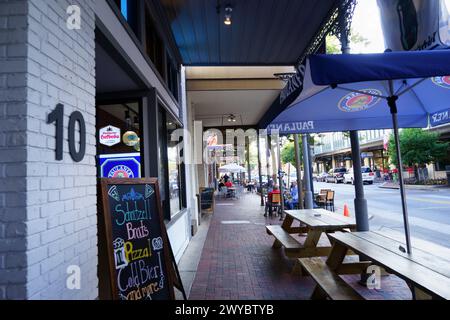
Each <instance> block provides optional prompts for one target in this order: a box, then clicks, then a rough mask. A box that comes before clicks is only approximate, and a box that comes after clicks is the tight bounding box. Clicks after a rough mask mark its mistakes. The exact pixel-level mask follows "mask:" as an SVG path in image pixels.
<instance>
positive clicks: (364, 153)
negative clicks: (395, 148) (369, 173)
mask: <svg viewBox="0 0 450 320" xmlns="http://www.w3.org/2000/svg"><path fill="white" fill-rule="evenodd" d="M361 158H373V152H363V153H361Z"/></svg>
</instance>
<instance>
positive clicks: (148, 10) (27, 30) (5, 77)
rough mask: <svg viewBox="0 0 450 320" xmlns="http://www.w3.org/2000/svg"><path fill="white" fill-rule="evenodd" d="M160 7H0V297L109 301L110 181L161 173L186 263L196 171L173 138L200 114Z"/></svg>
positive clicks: (37, 1) (176, 248)
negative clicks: (71, 280)
mask: <svg viewBox="0 0 450 320" xmlns="http://www.w3.org/2000/svg"><path fill="white" fill-rule="evenodd" d="M160 13H161V8H160V7H158V2H154V1H127V0H98V1H89V0H77V1H70V2H69V1H64V0H63V1H61V0H49V1H41V0H10V1H6V2H5V1H2V2H0V123H1V125H0V148H1V153H0V177H1V184H0V299H96V298H108V294H109V290H108V288H107V285H106V284H105V283H106V277H107V274H105V273H104V267H105V263H106V262H105V260H104V256H103V252H104V247H103V246H104V239H103V238H102V236H103V235H102V231H101V227H102V226H101V221H102V219H103V218H102V217H101V216H100V212H101V208H99V207H100V201H99V196H98V194H99V193H98V190H97V189H98V179H99V178H101V177H158V178H159V183H160V189H161V197H162V200H163V209H164V217H165V222H166V226H167V229H168V233H169V238H170V241H171V244H172V248H173V252H174V255H175V257H176V259H177V260H179V259H180V258H181V255H182V254H183V252H184V250H185V248H186V246H187V244H188V242H189V240H190V238H191V234H192V233H191V229H192V223H194V224H195V223H196V222H195V221H197V220H198V218H197V213H196V212H197V208H196V198H195V192H194V191H193V190H194V187H196V186H195V185H194V184H193V183H192V182H191V181H195V179H193V178H191V176H196V175H193V173H192V170H193V166H192V165H184V164H182V163H180V162H179V161H177V154H178V151H179V149H180V148H182V147H183V144H182V143H181V141H182V140H181V139H178V140H176V141H172V140H173V139H172V137H171V136H172V133H173V132H175V131H176V130H177V129H182V128H187V127H188V126H189V124H188V121H189V117H191V116H190V115H189V113H188V110H187V107H186V100H185V94H184V93H183V92H184V91H185V90H184V68H183V67H182V65H181V60H180V55H179V52H178V48H177V46H176V45H175V44H174V41H173V39H172V34H171V32H170V27H169V26H168V25H167V23H165V20H164V17H162V15H161V16H160ZM102 130H103V131H102ZM105 130H106V131H108V132H109V133H110V134H107V135H103V134H102V133H105ZM114 130H116V131H114ZM119 132H120V133H119ZM113 133H114V134H113ZM114 136H119V138H118V139H117V137H116V138H114ZM115 140H118V141H115ZM136 142H138V143H136ZM183 143H184V144H185V145H186V146H187V148H186V149H187V150H188V149H190V148H189V143H192V141H191V140H189V139H186V140H185V141H183ZM188 152H189V151H188ZM118 159H119V160H118ZM127 161H128V162H127ZM130 163H133V164H134V167H133V165H130ZM186 181H189V183H186ZM192 221H194V222H192ZM75 273H77V274H79V275H80V286H79V288H78V287H77V288H71V287H70V286H68V284H67V279H68V277H69V276H70V275H72V274H75Z"/></svg>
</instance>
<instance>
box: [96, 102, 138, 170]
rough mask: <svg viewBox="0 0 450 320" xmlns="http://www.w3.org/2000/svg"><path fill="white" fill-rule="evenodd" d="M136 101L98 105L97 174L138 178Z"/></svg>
mask: <svg viewBox="0 0 450 320" xmlns="http://www.w3.org/2000/svg"><path fill="white" fill-rule="evenodd" d="M139 111H140V105H139V103H138V102H131V103H117V104H110V105H99V106H97V116H96V121H97V158H98V169H99V177H100V178H140V177H142V176H143V168H142V165H141V163H142V161H141V148H140V145H141V133H142V132H141V124H140V123H141V117H140V112H139Z"/></svg>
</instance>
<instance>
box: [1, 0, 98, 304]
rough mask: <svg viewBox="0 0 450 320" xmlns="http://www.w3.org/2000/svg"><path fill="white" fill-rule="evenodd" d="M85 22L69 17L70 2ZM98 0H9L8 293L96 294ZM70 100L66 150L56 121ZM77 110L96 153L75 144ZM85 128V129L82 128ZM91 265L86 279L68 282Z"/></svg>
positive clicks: (4, 272)
mask: <svg viewBox="0 0 450 320" xmlns="http://www.w3.org/2000/svg"><path fill="white" fill-rule="evenodd" d="M74 4H76V5H78V6H79V7H80V8H81V29H80V30H69V29H68V28H67V26H66V20H67V18H68V15H67V13H66V9H67V7H68V6H69V5H74ZM94 5H95V4H94V1H91V0H74V1H67V0H46V1H42V0H8V1H4V0H0V147H1V153H0V179H1V181H2V182H1V184H0V299H95V298H96V297H97V296H98V279H97V219H96V212H97V211H96V210H97V207H96V170H95V167H94V168H93V164H95V150H96V148H95V144H94V143H95V117H93V116H92V115H95V16H94V8H93V6H94ZM58 103H62V104H64V159H63V161H56V160H55V150H54V148H55V125H54V124H47V116H48V114H49V113H50V112H51V111H52V110H53V109H54V108H55V107H56V104H58ZM74 111H80V112H81V113H82V114H83V116H84V119H85V121H86V133H87V137H86V141H87V146H86V155H85V157H84V159H83V161H81V162H79V163H75V162H74V161H73V160H72V158H71V156H70V154H69V152H68V122H69V116H70V114H71V113H72V112H74ZM76 136H77V134H76ZM70 265H77V266H79V267H80V268H81V289H80V290H69V289H68V288H67V287H66V279H67V277H68V275H67V272H66V270H67V267H68V266H70Z"/></svg>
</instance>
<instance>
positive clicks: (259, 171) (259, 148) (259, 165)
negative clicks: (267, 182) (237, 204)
mask: <svg viewBox="0 0 450 320" xmlns="http://www.w3.org/2000/svg"><path fill="white" fill-rule="evenodd" d="M256 138H257V148H258V174H259V191H260V195H261V206H264V195H263V192H262V168H261V144H260V143H261V142H260V141H259V140H260V136H259V134H257V135H256Z"/></svg>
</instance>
